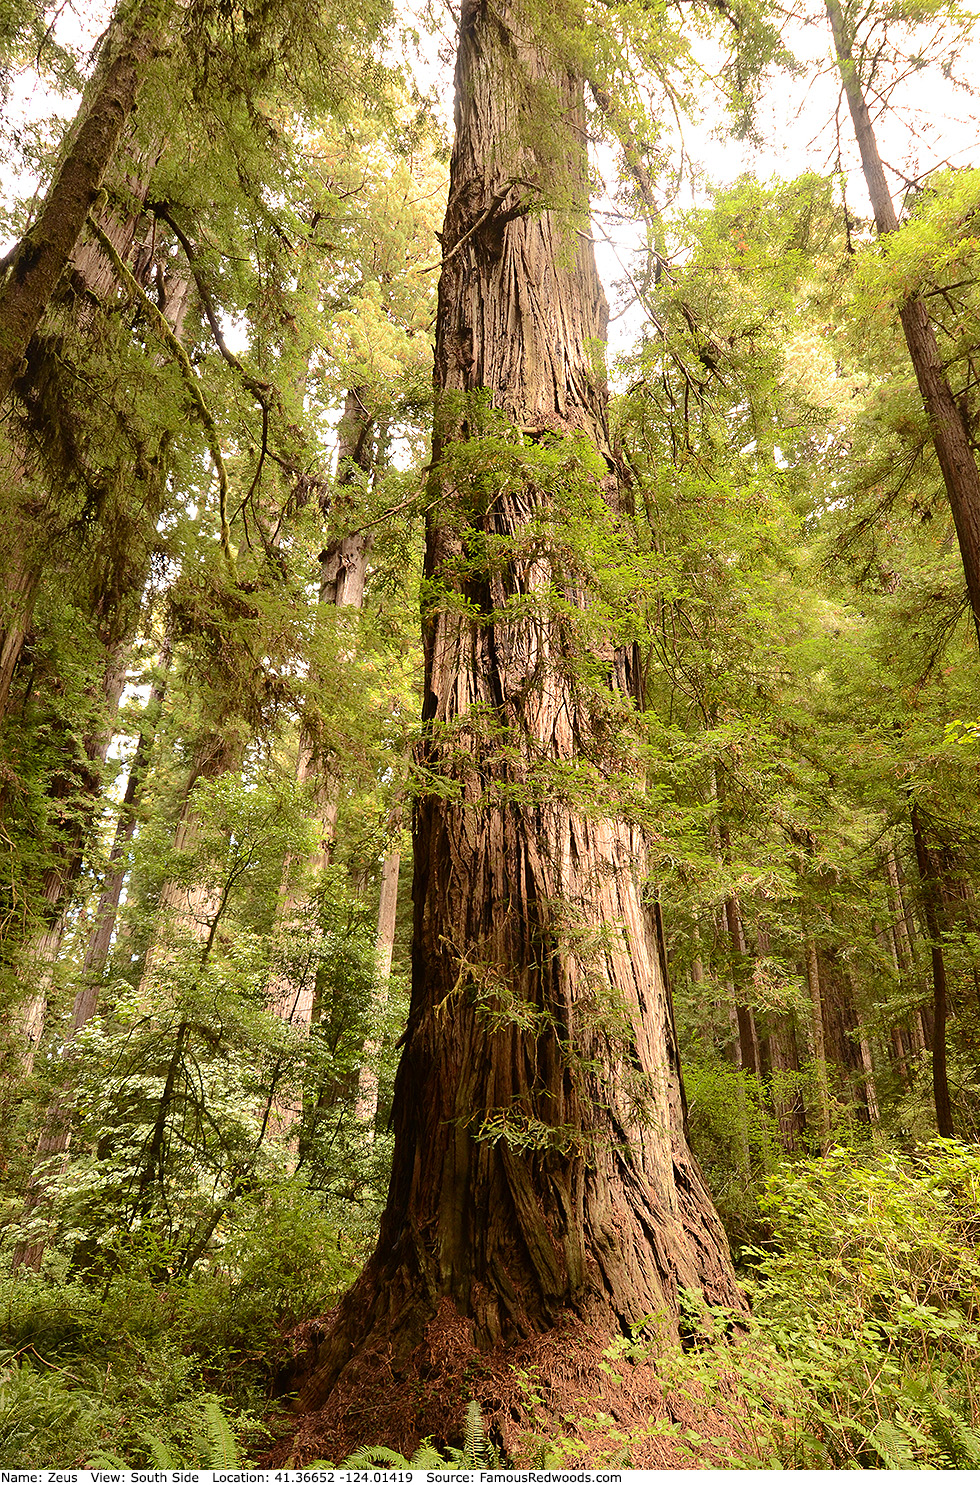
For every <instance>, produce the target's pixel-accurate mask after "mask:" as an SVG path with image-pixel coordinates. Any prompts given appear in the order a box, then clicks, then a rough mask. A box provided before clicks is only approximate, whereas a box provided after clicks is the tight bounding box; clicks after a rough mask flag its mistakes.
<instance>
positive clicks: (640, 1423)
mask: <svg viewBox="0 0 980 1485" xmlns="http://www.w3.org/2000/svg"><path fill="white" fill-rule="evenodd" d="M341 1314H342V1311H341V1312H340V1313H339V1314H338V1313H337V1312H335V1316H336V1318H335V1320H334V1327H336V1324H337V1322H338V1321H340V1319H341ZM335 1339H336V1332H335V1328H334V1329H333V1331H331V1330H330V1329H328V1331H327V1333H326V1336H325V1342H324V1347H322V1348H316V1349H318V1350H319V1357H318V1358H316V1359H314V1357H313V1355H312V1354H311V1353H312V1351H313V1349H314V1347H309V1337H307V1338H306V1340H307V1345H308V1348H309V1349H308V1355H309V1356H310V1361H311V1363H312V1365H311V1370H312V1371H314V1372H319V1368H320V1365H321V1364H322V1362H321V1361H320V1358H322V1355H323V1351H324V1349H327V1350H329V1349H330V1346H331V1341H334V1340H335ZM614 1342H615V1337H614V1336H613V1335H611V1334H610V1329H609V1312H608V1310H604V1311H603V1313H602V1314H601V1315H600V1314H595V1315H592V1316H588V1315H579V1314H575V1313H574V1312H571V1311H569V1312H568V1313H567V1314H566V1315H565V1316H564V1318H563V1319H562V1320H561V1321H560V1322H559V1323H558V1324H557V1325H555V1326H554V1327H553V1328H552V1329H551V1330H550V1331H548V1332H547V1333H546V1334H544V1335H532V1336H528V1337H525V1338H523V1339H520V1340H515V1341H511V1342H505V1343H502V1344H501V1345H499V1346H497V1347H495V1348H494V1349H492V1350H490V1351H481V1350H479V1349H477V1347H476V1346H475V1345H474V1340H473V1322H472V1321H470V1320H468V1319H466V1318H465V1317H464V1316H462V1315H461V1314H460V1313H459V1311H458V1310H457V1309H456V1307H455V1305H454V1304H453V1302H452V1301H451V1300H450V1299H446V1298H444V1299H442V1300H441V1301H440V1302H439V1304H438V1306H437V1308H436V1311H435V1314H434V1315H433V1316H432V1318H431V1319H430V1320H429V1322H428V1324H427V1325H426V1326H425V1329H424V1334H423V1337H422V1340H421V1341H420V1342H419V1343H418V1344H417V1345H416V1347H415V1348H414V1350H413V1351H412V1352H411V1353H410V1354H409V1355H408V1356H407V1357H406V1358H405V1359H404V1360H403V1361H401V1362H400V1363H398V1362H396V1361H395V1360H394V1359H393V1355H392V1347H391V1344H390V1342H388V1343H386V1342H383V1341H380V1340H379V1341H378V1342H377V1343H376V1344H374V1345H371V1344H368V1345H366V1346H361V1347H359V1348H358V1349H357V1351H356V1353H355V1354H354V1355H353V1356H352V1357H351V1359H350V1360H349V1361H348V1363H347V1364H346V1365H345V1366H344V1367H343V1369H342V1370H341V1371H340V1373H339V1375H338V1376H337V1378H336V1381H335V1382H334V1384H333V1386H332V1388H331V1389H330V1391H329V1393H328V1394H327V1395H326V1397H325V1398H324V1399H323V1401H322V1402H319V1403H318V1405H316V1406H314V1407H311V1408H310V1409H309V1411H307V1412H304V1413H303V1415H302V1416H301V1418H300V1419H299V1420H298V1422H297V1424H296V1427H295V1430H294V1431H292V1432H291V1435H290V1436H289V1437H288V1438H284V1439H282V1440H281V1441H280V1442H279V1444H278V1445H277V1446H276V1448H275V1449H274V1450H273V1451H271V1452H270V1454H269V1456H268V1457H267V1458H266V1459H264V1460H263V1461H262V1463H263V1465H264V1466H265V1467H266V1468H285V1467H291V1468H301V1467H303V1466H308V1465H309V1464H310V1463H311V1462H312V1461H313V1460H330V1461H331V1462H333V1463H334V1464H340V1463H341V1462H343V1461H344V1460H345V1459H347V1458H348V1457H349V1456H350V1455H351V1454H352V1453H354V1451H355V1450H358V1449H361V1448H364V1447H365V1446H368V1445H372V1444H380V1445H384V1446H385V1447H386V1448H388V1449H392V1450H395V1451H396V1452H397V1453H399V1454H402V1455H404V1456H405V1458H406V1459H410V1458H411V1457H412V1455H413V1453H414V1452H415V1450H416V1449H417V1448H418V1446H419V1444H420V1443H421V1442H422V1440H423V1439H431V1440H432V1442H433V1444H434V1445H435V1447H436V1448H437V1449H439V1450H440V1452H444V1451H445V1450H446V1448H447V1447H457V1448H459V1447H462V1445H463V1436H464V1425H465V1418H466V1408H467V1404H468V1403H469V1402H470V1401H471V1400H475V1401H476V1402H477V1403H479V1405H480V1411H481V1414H482V1417H483V1422H484V1428H485V1431H486V1435H487V1438H488V1440H489V1442H490V1444H491V1445H492V1446H493V1447H494V1448H495V1449H496V1450H497V1451H498V1452H499V1455H500V1460H501V1464H500V1467H502V1468H506V1467H508V1465H509V1466H515V1465H519V1466H525V1467H526V1466H532V1467H533V1466H535V1465H538V1466H544V1467H547V1466H548V1465H549V1464H550V1465H553V1466H560V1465H564V1466H566V1467H574V1468H598V1467H600V1466H603V1465H614V1466H615V1465H619V1467H629V1468H633V1469H689V1468H691V1467H692V1466H694V1465H697V1466H698V1467H701V1468H704V1467H709V1468H711V1467H714V1468H719V1467H720V1468H726V1467H727V1468H731V1467H732V1465H731V1459H732V1456H733V1455H734V1454H736V1453H738V1452H739V1450H740V1448H744V1446H745V1438H746V1433H747V1425H748V1424H749V1422H750V1420H748V1418H747V1417H746V1415H745V1409H744V1407H743V1406H742V1405H741V1404H740V1403H739V1401H738V1397H737V1391H736V1389H735V1387H734V1385H733V1386H732V1387H724V1386H723V1387H722V1388H721V1389H720V1391H719V1390H717V1389H712V1397H711V1399H710V1400H709V1399H708V1398H707V1397H705V1398H703V1399H702V1400H700V1401H699V1400H698V1399H697V1398H696V1397H695V1396H694V1395H692V1391H691V1388H690V1387H689V1386H685V1388H684V1390H683V1394H676V1395H675V1394H671V1393H670V1392H669V1391H667V1390H665V1386H664V1383H663V1381H662V1379H661V1378H660V1377H659V1376H658V1373H657V1365H656V1360H655V1359H651V1360H645V1359H640V1360H629V1359H628V1358H627V1357H625V1356H623V1355H622V1354H619V1353H618V1351H617V1348H616V1346H615V1343H614ZM297 1380H299V1379H298V1378H297ZM313 1395H314V1396H315V1395H316V1394H315V1393H314V1394H313ZM678 1426H679V1427H678ZM680 1430H683V1431H684V1432H685V1433H686V1434H687V1437H688V1438H690V1437H691V1434H692V1433H694V1434H697V1435H700V1438H701V1440H702V1441H703V1442H702V1441H698V1442H696V1443H694V1444H693V1446H692V1445H690V1444H687V1443H685V1442H684V1441H683V1440H682V1439H681V1438H677V1437H675V1435H676V1434H677V1433H678V1432H679V1431H680Z"/></svg>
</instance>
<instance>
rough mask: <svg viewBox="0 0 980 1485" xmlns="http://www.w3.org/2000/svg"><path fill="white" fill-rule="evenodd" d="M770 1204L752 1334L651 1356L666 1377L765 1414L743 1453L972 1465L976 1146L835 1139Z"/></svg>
mask: <svg viewBox="0 0 980 1485" xmlns="http://www.w3.org/2000/svg"><path fill="white" fill-rule="evenodd" d="M764 1206H765V1210H766V1214H767V1218H768V1221H769V1224H770V1227H771V1231H772V1238H771V1242H770V1244H769V1245H767V1247H766V1248H765V1249H761V1248H757V1249H755V1250H754V1251H753V1252H752V1253H751V1254H750V1255H749V1256H750V1257H751V1259H752V1274H753V1277H752V1281H751V1294H752V1304H753V1316H752V1322H751V1325H750V1326H749V1330H748V1334H747V1336H746V1337H745V1338H744V1339H743V1340H740V1341H739V1342H738V1345H737V1347H736V1349H735V1350H734V1351H733V1352H732V1353H730V1354H726V1353H725V1352H724V1351H721V1352H718V1353H716V1354H713V1355H712V1354H709V1353H704V1352H702V1353H699V1354H698V1355H696V1356H693V1357H692V1356H687V1357H678V1356H674V1357H673V1359H672V1360H670V1361H669V1363H665V1364H664V1365H663V1366H662V1367H661V1364H660V1363H658V1367H661V1370H662V1374H663V1376H664V1378H665V1380H666V1381H668V1382H670V1384H671V1385H674V1386H678V1385H680V1386H684V1387H688V1388H693V1389H698V1388H700V1389H701V1392H702V1395H705V1390H706V1392H707V1395H708V1397H709V1398H716V1399H718V1400H719V1403H720V1400H722V1399H724V1398H725V1397H726V1395H727V1397H728V1398H729V1399H731V1400H733V1402H734V1403H735V1404H737V1407H738V1408H739V1409H741V1408H742V1406H743V1405H748V1407H749V1408H750V1409H751V1410H752V1411H753V1412H754V1414H755V1416H756V1417H757V1419H762V1418H764V1417H766V1416H768V1417H769V1418H770V1419H771V1423H770V1426H769V1427H768V1428H766V1427H762V1428H760V1430H759V1434H760V1436H759V1438H758V1439H757V1441H756V1442H755V1444H753V1445H752V1446H751V1447H748V1448H747V1449H746V1453H745V1456H744V1458H743V1461H742V1467H743V1468H750V1467H753V1466H755V1467H758V1466H759V1465H760V1464H761V1465H762V1467H773V1466H772V1464H771V1463H770V1461H772V1460H774V1459H775V1460H778V1461H779V1464H777V1466H776V1467H780V1466H781V1467H784V1468H817V1469H826V1468H831V1469H853V1468H872V1469H875V1468H883V1469H902V1468H913V1469H962V1468H975V1467H976V1463H977V1459H978V1458H980V1453H978V1443H980V1438H978V1422H980V1411H978V1409H980V1399H978V1397H977V1395H976V1389H975V1372H976V1366H977V1362H978V1360H980V1332H978V1329H977V1316H978V1313H980V1264H978V1262H977V1256H976V1248H975V1230H976V1214H977V1211H978V1209H980V1160H978V1156H977V1152H976V1150H975V1148H974V1147H972V1146H966V1145H958V1144H956V1143H954V1142H952V1141H933V1142H932V1143H931V1144H929V1145H926V1146H923V1147H920V1148H919V1149H918V1150H917V1151H916V1152H915V1153H914V1154H912V1155H910V1156H905V1157H902V1156H898V1155H895V1154H893V1153H890V1152H882V1153H877V1154H875V1153H871V1152H868V1153H866V1154H864V1155H859V1154H857V1153H856V1152H855V1151H853V1150H837V1151H834V1152H833V1153H832V1154H831V1155H829V1156H828V1157H827V1158H826V1159H823V1160H813V1161H805V1162H801V1163H799V1164H798V1165H795V1166H784V1167H783V1168H782V1169H781V1170H780V1171H779V1172H778V1173H777V1174H776V1175H775V1176H773V1177H772V1178H771V1179H770V1181H769V1184H768V1193H767V1196H766V1199H765V1202H764ZM729 1369H731V1370H729ZM732 1371H737V1375H738V1383H737V1387H736V1388H735V1389H734V1390H733V1387H732ZM729 1410H731V1404H729ZM747 1443H748V1441H747Z"/></svg>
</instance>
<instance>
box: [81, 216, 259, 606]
mask: <svg viewBox="0 0 980 1485" xmlns="http://www.w3.org/2000/svg"><path fill="white" fill-rule="evenodd" d="M88 225H89V227H90V229H91V231H92V233H93V235H94V237H95V239H96V241H97V242H98V244H99V246H100V247H101V248H102V251H103V252H104V253H105V254H106V256H107V258H108V259H109V261H110V263H111V264H112V266H113V268H114V269H115V270H116V273H117V274H118V276H119V281H120V283H121V284H122V285H123V287H124V288H125V290H126V292H127V293H128V294H129V297H130V298H131V299H134V300H135V301H136V303H137V304H139V306H140V308H141V309H142V310H143V312H144V314H145V315H146V317H147V319H148V320H149V321H150V324H151V325H152V326H153V328H154V330H155V331H156V333H157V335H159V337H160V339H161V340H162V341H163V342H164V344H165V345H166V347H167V349H168V351H169V352H170V353H171V355H172V356H173V357H174V359H175V361H176V362H177V365H178V367H179V368H180V373H181V376H182V377H183V379H184V383H185V385H186V387H187V390H188V391H189V393H190V396H191V402H192V403H193V404H194V409H195V411H196V413H197V415H198V418H199V419H200V422H201V426H202V428H203V429H204V436H205V438H206V439H207V442H208V449H209V451H210V454H211V458H212V459H213V460H214V467H215V470H216V471H217V475H218V514H219V517H220V522H221V551H222V555H223V556H224V559H225V564H226V566H227V568H228V573H229V576H230V577H231V580H232V582H236V583H237V581H238V572H237V569H236V567H235V554H234V552H233V550H232V545H231V530H230V528H229V525H228V471H227V469H226V468H225V461H224V459H223V458H222V455H221V443H220V440H219V438H218V429H217V425H216V423H215V421H214V418H213V417H212V416H211V413H210V411H209V410H208V405H207V403H206V402H205V400H204V394H203V393H202V391H201V387H200V384H199V382H198V380H197V377H196V376H195V375H194V368H193V367H192V366H191V363H190V361H189V359H188V356H187V352H186V351H185V350H184V347H183V346H182V345H181V343H180V341H179V340H178V339H177V337H176V335H175V334H174V332H173V331H172V330H171V328H170V326H169V325H168V324H167V321H166V319H165V318H164V316H163V315H162V314H161V313H160V311H159V309H158V308H157V306H156V305H155V304H154V303H153V300H152V299H150V298H149V296H148V295H147V294H146V292H145V290H144V289H143V288H142V286H141V285H140V284H139V283H138V282H137V280H136V279H135V278H134V276H133V274H132V272H131V271H130V270H129V268H127V266H126V264H125V263H124V262H123V260H122V258H121V257H120V256H119V254H118V253H117V251H116V249H115V247H114V246H113V244H112V242H111V241H110V240H109V238H108V237H107V236H106V234H105V232H103V230H102V228H101V227H100V226H99V224H98V222H97V221H96V220H95V218H94V217H93V216H92V214H91V213H90V214H89V218H88Z"/></svg>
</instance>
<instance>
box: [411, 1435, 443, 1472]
mask: <svg viewBox="0 0 980 1485" xmlns="http://www.w3.org/2000/svg"><path fill="white" fill-rule="evenodd" d="M446 1463H447V1461H446V1460H445V1459H443V1457H442V1455H441V1454H440V1453H439V1450H438V1449H437V1448H435V1446H434V1445H433V1443H432V1440H431V1439H423V1440H422V1442H421V1444H419V1446H418V1448H417V1449H416V1451H415V1453H414V1454H413V1455H412V1457H411V1460H410V1461H409V1464H408V1468H409V1469H412V1470H437V1469H439V1468H440V1466H442V1465H444V1464H446Z"/></svg>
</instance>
